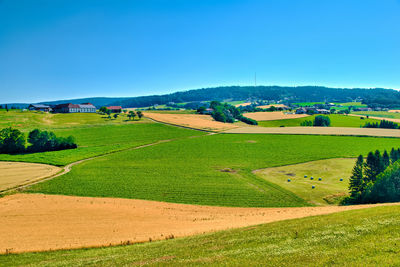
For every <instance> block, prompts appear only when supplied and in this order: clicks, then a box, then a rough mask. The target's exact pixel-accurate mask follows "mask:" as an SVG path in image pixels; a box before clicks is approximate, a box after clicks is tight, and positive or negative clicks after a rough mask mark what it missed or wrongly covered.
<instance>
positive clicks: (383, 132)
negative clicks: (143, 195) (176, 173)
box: [224, 126, 400, 137]
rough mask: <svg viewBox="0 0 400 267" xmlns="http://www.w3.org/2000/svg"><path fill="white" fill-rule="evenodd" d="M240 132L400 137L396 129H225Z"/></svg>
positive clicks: (228, 131)
mask: <svg viewBox="0 0 400 267" xmlns="http://www.w3.org/2000/svg"><path fill="white" fill-rule="evenodd" d="M224 133H240V134H311V135H348V136H377V137H400V131H399V130H394V129H375V128H350V127H259V126H253V127H240V128H236V129H230V130H227V131H224Z"/></svg>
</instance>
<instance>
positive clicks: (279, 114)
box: [243, 111, 309, 121]
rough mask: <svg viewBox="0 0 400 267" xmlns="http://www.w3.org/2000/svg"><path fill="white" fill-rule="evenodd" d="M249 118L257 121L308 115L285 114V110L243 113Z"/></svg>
mask: <svg viewBox="0 0 400 267" xmlns="http://www.w3.org/2000/svg"><path fill="white" fill-rule="evenodd" d="M243 116H246V117H247V118H250V119H253V120H256V121H274V120H286V119H297V118H304V117H308V116H309V115H307V114H285V113H284V112H283V111H274V112H249V113H245V114H243Z"/></svg>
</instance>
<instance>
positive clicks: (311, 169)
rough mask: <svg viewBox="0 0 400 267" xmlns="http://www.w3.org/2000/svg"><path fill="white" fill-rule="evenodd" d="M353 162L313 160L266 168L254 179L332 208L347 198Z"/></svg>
mask: <svg viewBox="0 0 400 267" xmlns="http://www.w3.org/2000/svg"><path fill="white" fill-rule="evenodd" d="M355 161H356V159H352V158H345V159H341V158H339V159H325V160H316V161H311V162H306V163H300V164H293V165H285V166H281V167H274V168H267V169H263V170H259V171H257V172H256V175H257V176H260V177H262V178H264V179H266V180H267V181H270V182H272V183H275V184H277V185H279V186H281V187H283V188H285V189H286V190H289V191H291V192H293V193H295V194H296V195H298V196H299V197H301V198H302V199H304V200H306V201H307V202H310V203H313V204H315V205H327V204H336V203H338V202H339V201H340V200H341V199H342V198H343V197H344V196H346V195H347V194H348V188H349V177H350V175H351V170H352V169H353V166H354V163H355ZM304 176H307V177H304ZM311 177H312V178H313V179H311ZM319 178H321V181H320V180H319ZM340 179H342V181H340ZM289 180H290V181H289ZM312 186H315V188H314V189H312Z"/></svg>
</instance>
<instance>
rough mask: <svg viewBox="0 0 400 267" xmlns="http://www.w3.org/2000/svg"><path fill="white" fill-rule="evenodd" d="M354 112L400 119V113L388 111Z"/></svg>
mask: <svg viewBox="0 0 400 267" xmlns="http://www.w3.org/2000/svg"><path fill="white" fill-rule="evenodd" d="M352 114H357V115H364V116H373V117H379V118H389V119H400V113H395V112H388V111H355V112H352Z"/></svg>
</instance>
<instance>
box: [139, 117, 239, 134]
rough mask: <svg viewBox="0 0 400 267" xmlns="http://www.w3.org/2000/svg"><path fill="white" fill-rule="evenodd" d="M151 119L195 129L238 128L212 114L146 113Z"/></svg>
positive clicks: (217, 129)
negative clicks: (213, 116) (215, 117)
mask: <svg viewBox="0 0 400 267" xmlns="http://www.w3.org/2000/svg"><path fill="white" fill-rule="evenodd" d="M144 115H145V116H146V117H148V118H150V119H153V120H155V121H158V122H163V123H169V124H173V125H178V126H184V127H189V128H194V129H201V130H207V131H224V130H228V129H233V128H236V127H237V126H236V125H233V124H231V123H223V122H219V121H215V120H214V119H213V118H212V117H211V116H210V115H198V114H166V113H149V112H147V113H144Z"/></svg>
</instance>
